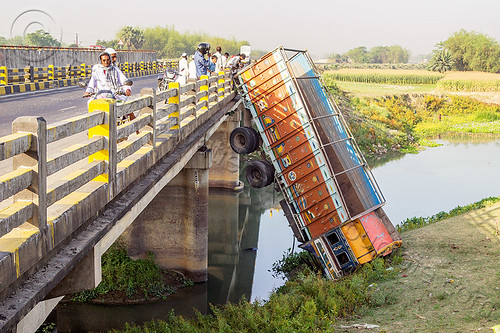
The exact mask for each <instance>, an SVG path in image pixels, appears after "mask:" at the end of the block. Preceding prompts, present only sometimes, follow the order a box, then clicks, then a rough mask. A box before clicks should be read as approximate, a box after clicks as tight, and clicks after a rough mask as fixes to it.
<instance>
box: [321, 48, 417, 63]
mask: <svg viewBox="0 0 500 333" xmlns="http://www.w3.org/2000/svg"><path fill="white" fill-rule="evenodd" d="M409 58H410V51H409V50H408V49H405V48H403V47H401V46H399V45H392V46H375V47H372V48H371V49H369V50H368V49H367V48H366V47H365V46H359V47H356V48H354V49H351V50H349V51H347V52H346V53H344V54H338V53H333V54H331V55H330V56H329V59H332V60H334V61H336V62H354V63H361V64H388V63H389V64H405V63H407V62H408V59H409Z"/></svg>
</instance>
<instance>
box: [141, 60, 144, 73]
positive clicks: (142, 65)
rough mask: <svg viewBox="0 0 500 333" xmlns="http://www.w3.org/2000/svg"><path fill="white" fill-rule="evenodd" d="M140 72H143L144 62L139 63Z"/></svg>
mask: <svg viewBox="0 0 500 333" xmlns="http://www.w3.org/2000/svg"><path fill="white" fill-rule="evenodd" d="M140 70H141V71H144V61H141V63H140Z"/></svg>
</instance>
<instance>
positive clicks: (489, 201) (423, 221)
mask: <svg viewBox="0 0 500 333" xmlns="http://www.w3.org/2000/svg"><path fill="white" fill-rule="evenodd" d="M497 202H500V197H489V198H485V199H482V200H480V201H478V202H475V203H472V204H469V205H467V206H457V207H455V208H453V209H452V210H450V211H449V212H444V211H441V212H439V213H437V214H434V215H432V216H429V217H411V218H408V219H406V220H404V221H403V222H401V223H400V224H398V225H397V226H396V229H397V230H398V232H400V233H401V232H404V231H408V230H412V229H417V228H420V227H423V226H426V225H429V224H431V223H435V222H438V221H441V220H444V219H447V218H450V217H453V216H457V215H460V214H464V213H467V212H470V211H473V210H477V209H481V208H484V207H488V206H491V205H493V204H495V203H497Z"/></svg>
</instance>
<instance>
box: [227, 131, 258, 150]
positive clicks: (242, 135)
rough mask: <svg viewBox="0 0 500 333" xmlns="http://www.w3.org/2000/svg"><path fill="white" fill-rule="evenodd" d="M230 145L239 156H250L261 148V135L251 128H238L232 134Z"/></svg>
mask: <svg viewBox="0 0 500 333" xmlns="http://www.w3.org/2000/svg"><path fill="white" fill-rule="evenodd" d="M229 144H230V145H231V148H232V149H233V150H234V151H235V152H236V153H238V154H250V153H252V152H254V151H255V150H256V149H257V148H258V147H259V134H258V133H257V131H256V130H254V129H253V128H251V127H237V128H235V129H234V130H233V131H232V132H231V136H230V137H229Z"/></svg>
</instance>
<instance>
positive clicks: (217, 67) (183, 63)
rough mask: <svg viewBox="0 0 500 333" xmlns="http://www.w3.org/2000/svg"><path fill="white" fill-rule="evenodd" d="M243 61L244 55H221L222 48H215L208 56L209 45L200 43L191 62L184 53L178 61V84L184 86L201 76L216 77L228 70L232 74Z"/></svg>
mask: <svg viewBox="0 0 500 333" xmlns="http://www.w3.org/2000/svg"><path fill="white" fill-rule="evenodd" d="M244 59H245V54H238V55H233V56H232V57H230V56H229V53H227V52H226V53H224V54H222V48H221V47H220V46H217V48H216V52H215V53H214V54H210V44H208V43H200V44H198V48H197V50H196V52H195V54H194V55H192V56H191V60H190V61H189V62H188V56H187V54H186V53H185V52H184V53H183V54H182V56H181V59H180V60H179V75H180V77H179V83H180V84H181V85H182V84H186V82H187V81H188V80H190V81H196V80H198V79H199V78H200V77H201V76H202V75H209V76H210V75H218V73H219V72H220V71H223V70H226V69H230V70H231V71H232V72H233V73H234V72H236V71H237V70H238V69H240V68H241V67H242V63H241V61H242V60H244Z"/></svg>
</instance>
